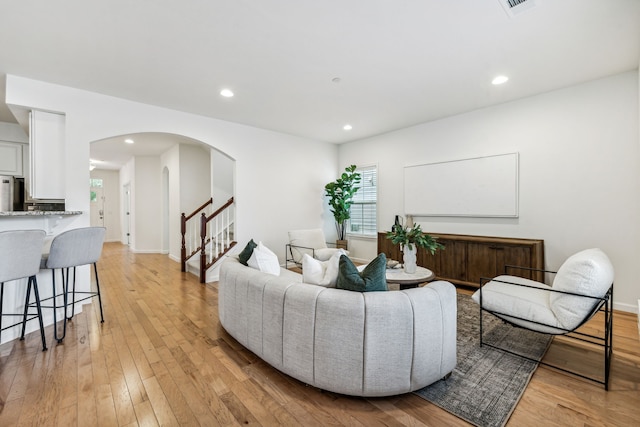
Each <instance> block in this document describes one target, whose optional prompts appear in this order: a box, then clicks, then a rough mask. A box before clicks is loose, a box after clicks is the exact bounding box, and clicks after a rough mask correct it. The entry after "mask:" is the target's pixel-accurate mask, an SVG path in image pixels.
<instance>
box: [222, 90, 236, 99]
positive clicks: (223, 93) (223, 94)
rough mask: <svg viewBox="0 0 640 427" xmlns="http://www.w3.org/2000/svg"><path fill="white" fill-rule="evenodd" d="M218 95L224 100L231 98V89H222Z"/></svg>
mask: <svg viewBox="0 0 640 427" xmlns="http://www.w3.org/2000/svg"><path fill="white" fill-rule="evenodd" d="M220 95H222V96H224V97H225V98H231V97H232V96H233V91H232V90H231V89H222V90H221V91H220Z"/></svg>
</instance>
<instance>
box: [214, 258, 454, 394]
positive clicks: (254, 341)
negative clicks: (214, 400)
mask: <svg viewBox="0 0 640 427" xmlns="http://www.w3.org/2000/svg"><path fill="white" fill-rule="evenodd" d="M301 279H302V278H301V276H300V275H293V274H292V273H291V272H289V271H287V270H283V274H282V275H281V276H273V275H269V274H265V273H261V272H260V271H258V270H254V269H251V268H248V267H245V266H243V265H241V264H240V263H239V262H238V261H237V260H235V259H233V258H229V259H228V260H225V261H224V263H223V265H222V267H221V272H220V282H219V311H220V322H221V323H222V326H223V327H224V328H225V329H226V330H227V331H228V332H229V333H230V334H231V335H232V336H233V337H234V338H235V339H237V340H238V341H239V342H240V343H241V344H243V345H244V346H245V347H247V348H248V349H249V350H251V351H252V352H254V353H256V354H257V355H258V356H260V357H261V358H262V359H264V360H265V361H266V362H268V363H269V364H271V365H272V366H274V367H275V368H277V369H279V370H281V371H282V372H284V373H286V374H289V375H291V376H293V377H295V378H297V379H299V380H301V381H303V382H305V383H307V384H311V385H314V386H316V387H319V388H323V389H326V390H330V391H334V392H337V393H344V394H350V395H360V396H385V395H393V394H400V393H406V392H409V391H412V390H416V389H419V388H422V387H424V386H426V385H428V384H431V383H432V382H434V381H437V380H439V379H440V378H442V377H443V376H444V375H446V374H447V373H449V372H451V371H452V370H453V368H454V367H455V364H456V295H455V288H454V287H453V285H451V284H450V283H448V282H436V283H432V284H430V285H429V286H426V287H422V288H416V289H408V290H404V291H390V292H366V293H360V292H351V291H346V290H341V289H334V288H324V287H321V286H316V285H310V284H304V283H302V282H301Z"/></svg>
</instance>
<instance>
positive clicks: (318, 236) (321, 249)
mask: <svg viewBox="0 0 640 427" xmlns="http://www.w3.org/2000/svg"><path fill="white" fill-rule="evenodd" d="M285 250H286V254H285V255H286V259H285V266H286V268H289V263H290V262H293V263H294V264H296V265H298V266H300V265H302V257H303V255H304V254H308V255H309V256H311V257H312V258H315V259H317V260H319V261H327V260H328V259H329V258H331V256H332V255H333V254H334V253H336V252H337V251H339V250H340V249H339V248H330V247H329V246H327V242H326V240H325V237H324V232H323V231H322V229H320V228H314V229H307V230H292V231H289V243H287V245H286V248H285ZM347 254H348V252H347Z"/></svg>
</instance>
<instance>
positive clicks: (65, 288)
mask: <svg viewBox="0 0 640 427" xmlns="http://www.w3.org/2000/svg"><path fill="white" fill-rule="evenodd" d="M76 267H79V266H74V267H65V268H60V269H59V270H60V275H61V278H62V292H61V293H56V292H57V290H56V269H52V270H51V280H52V283H53V296H51V297H48V298H45V299H43V300H42V301H48V300H51V301H52V305H46V306H45V305H43V306H42V308H52V309H53V323H54V329H53V335H54V338H55V339H56V340H57V341H58V343H61V342H62V341H63V340H64V338H65V336H66V335H67V321H68V320H71V319H73V316H74V315H75V307H76V303H78V302H82V301H85V300H88V299H90V298H93V297H96V296H97V297H98V302H99V304H100V323H104V314H103V311H102V296H101V294H100V279H99V278H98V266H97V263H95V262H94V263H93V273H94V275H95V278H96V289H97V290H96V291H76ZM71 276H73V279H72V280H71V287H72V289H71V301H72V304H71V315H70V316H69V315H68V308H69V279H70V277H71ZM76 294H79V295H86V296H84V297H82V298H80V299H76ZM60 297H62V300H63V305H62V306H59V305H58V303H57V300H58V299H59V298H60ZM58 308H64V322H63V324H62V332H61V334H58V317H57V311H58Z"/></svg>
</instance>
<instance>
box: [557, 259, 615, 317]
mask: <svg viewBox="0 0 640 427" xmlns="http://www.w3.org/2000/svg"><path fill="white" fill-rule="evenodd" d="M612 284H613V265H611V261H610V260H609V258H608V257H607V255H605V253H604V252H603V251H602V250H600V249H587V250H584V251H581V252H578V253H576V254H574V255H572V256H570V257H569V258H567V260H566V261H565V262H564V264H562V266H560V268H559V269H558V273H557V274H556V277H555V279H554V280H553V286H552V288H553V289H554V290H557V291H564V292H573V293H577V294H581V295H589V296H592V297H603V296H604V295H605V294H606V293H607V291H608V290H609V287H610V286H611V285H612ZM597 303H598V301H597V300H596V299H592V298H584V297H579V296H575V295H566V294H560V293H552V295H551V297H550V305H551V310H553V313H554V314H555V315H556V318H557V319H558V321H559V322H560V324H561V325H563V326H564V327H565V328H567V329H574V328H575V327H576V326H578V325H579V324H580V323H581V322H582V321H583V320H584V319H585V318H586V317H587V316H588V315H589V314H590V313H591V312H592V311H593V308H594V307H595V305H596V304H597Z"/></svg>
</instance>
